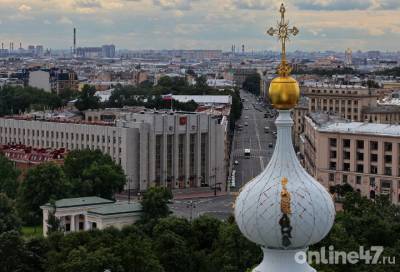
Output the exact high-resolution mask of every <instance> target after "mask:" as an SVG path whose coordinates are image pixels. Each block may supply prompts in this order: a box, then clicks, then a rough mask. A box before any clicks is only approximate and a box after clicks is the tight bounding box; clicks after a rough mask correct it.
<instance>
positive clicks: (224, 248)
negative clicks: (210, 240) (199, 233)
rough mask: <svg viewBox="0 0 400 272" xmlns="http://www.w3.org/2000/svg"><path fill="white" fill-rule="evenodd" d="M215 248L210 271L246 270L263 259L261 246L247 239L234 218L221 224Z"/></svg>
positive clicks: (210, 257)
mask: <svg viewBox="0 0 400 272" xmlns="http://www.w3.org/2000/svg"><path fill="white" fill-rule="evenodd" d="M214 245H215V248H214V250H213V252H212V253H211V254H210V255H209V263H210V267H211V268H210V269H213V270H209V271H215V272H217V271H224V272H228V271H229V272H233V271H245V270H246V269H248V268H251V267H254V266H255V265H256V264H259V263H260V262H261V260H262V251H261V249H260V247H259V246H258V245H256V244H254V243H252V242H250V241H249V240H247V239H246V238H245V237H244V236H243V234H242V233H241V232H240V230H239V228H238V227H237V225H236V223H235V222H234V219H230V220H229V221H228V222H225V223H223V224H221V226H220V228H219V233H218V239H217V240H216V241H215V243H214Z"/></svg>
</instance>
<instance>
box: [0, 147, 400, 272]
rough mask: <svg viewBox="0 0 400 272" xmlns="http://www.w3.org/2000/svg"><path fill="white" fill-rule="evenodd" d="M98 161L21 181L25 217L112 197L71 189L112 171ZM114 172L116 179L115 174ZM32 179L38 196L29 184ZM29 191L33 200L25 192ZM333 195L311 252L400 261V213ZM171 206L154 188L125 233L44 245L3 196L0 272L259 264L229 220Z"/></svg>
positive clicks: (74, 236) (381, 203) (360, 271)
mask: <svg viewBox="0 0 400 272" xmlns="http://www.w3.org/2000/svg"><path fill="white" fill-rule="evenodd" d="M80 152H82V153H80ZM102 156H104V155H101V153H94V152H93V153H92V151H76V153H74V154H72V155H71V157H69V158H68V159H67V160H66V165H65V166H64V167H63V168H61V167H59V166H55V165H43V166H41V167H37V168H35V169H32V170H30V171H29V172H28V173H27V177H26V178H25V179H24V180H23V181H22V182H26V183H28V184H27V185H24V187H22V185H20V186H21V187H20V188H21V189H20V191H19V194H24V196H25V197H26V198H30V200H26V201H29V203H31V204H27V203H25V206H24V209H29V207H28V206H29V205H32V207H36V208H37V205H38V204H39V203H42V204H43V203H46V202H50V201H51V199H52V198H55V199H57V198H60V197H64V196H68V194H69V195H70V196H72V195H73V194H81V193H82V194H84V195H85V194H86V193H88V192H90V193H92V192H97V193H98V195H100V196H101V195H102V193H104V194H109V193H110V192H114V191H115V190H116V189H118V186H116V184H109V183H107V182H106V183H105V184H107V185H106V186H105V187H109V188H108V189H105V188H103V189H104V191H103V190H99V191H96V190H97V189H94V188H93V189H92V190H89V191H87V188H86V187H92V186H93V187H96V183H91V182H89V183H88V184H90V185H87V184H86V185H85V186H83V188H84V190H83V191H80V189H79V188H75V190H73V189H72V188H73V187H74V186H77V185H76V184H79V183H80V182H86V181H87V179H90V176H91V175H89V177H87V176H86V172H87V171H90V168H92V167H95V166H98V165H109V164H110V160H109V158H107V157H102ZM99 157H100V158H99ZM94 161H95V162H94ZM112 168H115V171H117V172H118V167H117V166H115V165H114V166H113V167H111V169H112ZM110 171H111V170H110ZM100 173H104V172H103V171H100ZM0 174H2V176H3V177H4V176H5V174H4V173H0ZM12 175H13V174H12ZM12 175H11V176H12ZM99 175H100V176H101V175H102V174H99ZM107 177H108V175H106V177H105V179H106V178H107ZM35 178H36V181H35V183H38V184H37V188H36V187H35V186H33V185H32V184H30V183H32V182H33V180H34V179H35ZM100 178H102V177H100ZM72 180H75V181H72ZM15 182H17V181H15ZM74 184H75V185H74ZM25 186H26V187H25ZM39 187H41V188H40V189H38V188H39ZM78 187H79V186H78ZM26 188H31V190H32V192H29V193H28V192H26V190H27V189H26ZM333 189H335V191H336V192H338V193H341V194H344V198H343V199H344V200H343V202H342V203H343V211H340V212H338V214H337V216H336V222H335V225H334V226H333V228H332V231H331V232H330V233H329V235H328V236H327V237H326V238H325V239H324V240H323V241H322V242H320V243H319V244H317V245H314V246H312V247H311V250H319V249H320V248H321V247H323V246H324V247H326V248H328V247H329V246H331V245H332V246H334V248H335V249H336V250H341V251H353V250H354V251H357V252H358V250H359V246H364V247H365V248H368V247H370V246H377V245H378V246H383V247H384V249H385V250H384V253H383V256H394V257H397V258H399V257H400V256H399V252H400V208H399V207H398V206H395V205H392V204H391V203H390V201H389V200H388V199H387V198H385V197H380V198H379V197H378V198H377V199H375V200H374V201H371V200H368V199H366V198H364V197H361V196H360V195H359V193H358V192H354V191H352V190H350V189H348V188H347V189H346V188H343V189H340V188H332V190H333ZM41 191H43V192H41ZM82 196H83V195H82ZM171 198H172V194H171V192H170V191H169V190H168V189H165V188H151V189H150V190H148V191H147V192H145V193H144V194H143V197H142V205H143V215H142V218H141V219H140V220H139V221H138V222H137V223H135V224H134V225H130V226H127V227H125V228H123V229H122V230H117V229H114V228H108V229H105V230H93V231H87V232H76V233H70V234H67V235H65V234H63V233H60V232H59V231H57V230H56V229H55V230H53V232H52V233H50V234H49V236H48V237H47V238H43V237H26V236H24V235H23V233H22V231H21V223H25V222H24V217H23V216H24V214H22V218H21V214H20V211H19V210H18V202H19V201H21V199H19V198H17V199H12V198H10V197H8V196H7V195H6V193H4V192H1V193H0V256H1V258H0V272H3V271H4V272H10V271H27V272H30V271H32V272H53V271H54V272H56V271H57V272H59V271H61V272H69V271H81V272H104V271H110V272H131V271H132V272H157V271H159V272H188V271H189V272H221V271H222V272H228V271H229V272H242V271H246V272H247V271H250V269H251V268H254V266H255V265H257V264H258V263H259V262H260V261H261V258H262V253H261V250H260V248H259V247H258V246H257V245H255V244H253V243H251V242H250V241H248V240H247V239H246V238H245V237H244V236H243V235H242V234H241V232H240V231H239V229H238V227H237V225H236V224H235V221H234V218H233V217H230V218H229V219H228V220H226V221H220V220H218V219H215V218H213V217H210V216H206V215H203V216H200V217H198V218H196V219H194V220H193V221H189V220H187V219H184V218H178V217H176V216H173V215H172V214H171V212H170V210H169V206H168V205H169V203H170V201H171ZM39 205H40V204H39ZM313 265H314V266H315V267H316V268H318V271H322V272H339V271H340V272H343V271H346V272H364V271H372V272H381V271H382V272H383V271H385V272H391V271H393V272H394V271H399V269H400V264H399V263H398V262H397V264H394V265H364V264H362V263H359V264H354V265H350V264H341V265H325V264H313Z"/></svg>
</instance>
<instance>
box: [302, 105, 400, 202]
mask: <svg viewBox="0 0 400 272" xmlns="http://www.w3.org/2000/svg"><path fill="white" fill-rule="evenodd" d="M302 139H303V143H302V144H303V147H302V148H301V150H302V151H301V152H302V156H303V158H304V164H305V168H306V169H307V171H308V172H309V173H310V174H311V175H313V176H314V177H315V178H316V179H317V180H318V181H319V182H321V183H322V184H323V185H324V186H326V187H327V188H330V187H331V186H334V185H337V184H344V183H348V184H350V185H351V186H352V187H353V188H354V189H355V190H357V191H359V192H361V194H362V195H364V196H367V197H368V198H372V199H373V198H374V197H375V196H376V195H381V194H384V195H388V196H389V197H390V199H391V200H392V202H393V203H396V204H399V203H400V158H399V154H400V125H389V124H374V123H363V122H350V121H346V120H343V119H339V118H338V117H334V116H329V115H327V114H322V113H310V114H309V115H308V116H307V117H306V118H305V131H304V135H302Z"/></svg>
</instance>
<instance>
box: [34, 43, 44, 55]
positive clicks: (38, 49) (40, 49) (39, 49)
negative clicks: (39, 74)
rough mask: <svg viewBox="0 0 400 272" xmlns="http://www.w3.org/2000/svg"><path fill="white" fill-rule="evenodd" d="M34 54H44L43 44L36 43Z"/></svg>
mask: <svg viewBox="0 0 400 272" xmlns="http://www.w3.org/2000/svg"><path fill="white" fill-rule="evenodd" d="M35 53H36V56H38V57H41V56H43V54H44V49H43V45H36V52H35Z"/></svg>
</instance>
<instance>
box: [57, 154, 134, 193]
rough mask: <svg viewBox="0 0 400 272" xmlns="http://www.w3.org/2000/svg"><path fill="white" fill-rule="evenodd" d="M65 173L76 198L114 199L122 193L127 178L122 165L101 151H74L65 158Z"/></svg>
mask: <svg viewBox="0 0 400 272" xmlns="http://www.w3.org/2000/svg"><path fill="white" fill-rule="evenodd" d="M64 171H65V174H66V176H67V178H68V179H69V180H70V183H71V186H72V194H73V195H74V196H79V197H83V196H99V197H104V198H108V199H113V198H114V194H115V193H117V192H120V191H121V190H122V189H123V187H124V185H125V183H126V177H125V174H124V171H123V169H122V167H121V166H120V165H117V164H116V163H115V162H114V161H113V160H112V159H111V157H110V156H109V155H106V154H103V153H102V152H101V151H100V150H95V151H92V150H89V149H85V150H77V151H72V152H70V153H69V154H68V156H67V157H66V158H65V162H64Z"/></svg>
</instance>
